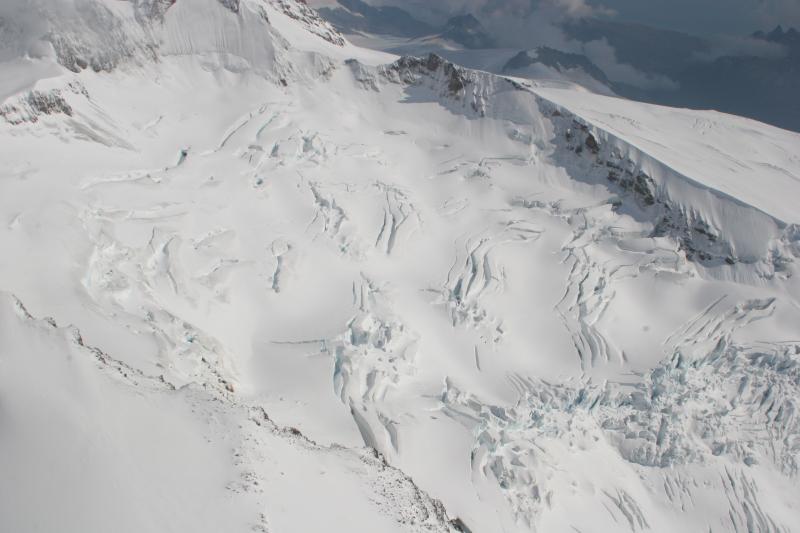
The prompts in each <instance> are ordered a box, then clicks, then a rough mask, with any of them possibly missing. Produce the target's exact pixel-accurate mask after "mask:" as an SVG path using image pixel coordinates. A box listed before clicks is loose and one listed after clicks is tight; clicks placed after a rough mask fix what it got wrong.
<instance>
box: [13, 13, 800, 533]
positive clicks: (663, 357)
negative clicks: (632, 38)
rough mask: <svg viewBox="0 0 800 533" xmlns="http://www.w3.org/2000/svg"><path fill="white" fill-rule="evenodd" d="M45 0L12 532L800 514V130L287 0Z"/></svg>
mask: <svg viewBox="0 0 800 533" xmlns="http://www.w3.org/2000/svg"><path fill="white" fill-rule="evenodd" d="M30 5H31V6H34V7H31V9H41V10H44V11H42V12H41V13H44V14H45V15H44V16H42V17H40V20H45V21H47V24H46V25H45V26H46V27H45V28H42V29H40V30H37V31H40V33H39V34H38V35H41V36H42V37H43V39H44V40H38V41H37V40H36V39H35V38H29V37H30V36H31V35H37V33H36V32H33V33H28V34H26V36H27V37H26V42H25V43H22V44H20V43H21V41H20V40H19V39H16V40H15V38H13V34H10V33H8V32H7V31H6V30H4V33H3V34H2V35H3V39H2V40H0V42H3V43H14V46H9V45H6V46H5V48H4V55H2V58H3V60H4V62H3V63H2V64H0V71H2V72H4V73H13V74H14V75H15V79H17V80H19V82H18V83H17V82H15V83H10V82H9V83H6V82H3V85H2V90H3V91H4V92H3V93H2V95H3V98H4V101H3V102H2V103H0V116H2V118H3V120H2V122H0V138H1V140H0V154H1V155H2V160H3V162H4V163H3V165H2V166H0V191H1V193H0V217H2V219H1V220H0V246H2V250H3V251H4V253H3V255H2V259H0V290H1V291H3V292H2V297H0V465H1V466H0V468H2V472H3V473H4V475H3V476H0V529H2V530H3V531H5V530H9V531H37V530H53V529H58V530H60V531H82V532H86V531H108V530H112V529H113V530H115V531H120V530H121V531H127V530H130V531H140V532H141V531H154V532H155V531H158V532H162V531H189V530H192V531H220V530H225V531H253V530H255V531H273V532H292V531H297V532H309V531H322V530H327V531H357V532H360V531H363V532H372V531H458V530H461V531H467V530H469V531H472V532H474V533H479V532H496V531H507V532H528V531H548V532H549V531H576V530H577V531H583V532H588V531H626V530H633V531H639V530H642V531H648V530H649V531H670V532H671V531H676V530H682V531H703V532H706V531H716V532H719V531H763V532H767V531H797V524H800V508H799V507H798V506H799V505H800V499H798V496H799V495H800V490H798V481H797V465H798V456H799V454H800V422H799V419H798V417H797V410H798V398H800V395H799V394H798V393H800V390H799V389H800V377H798V376H800V374H798V371H799V370H798V368H799V367H798V363H799V362H800V327H798V324H800V305H799V304H800V291H799V290H798V287H799V286H798V281H797V280H798V277H797V263H796V260H797V258H798V257H800V231H799V230H798V226H797V225H796V224H797V223H798V221H797V220H796V218H797V215H796V212H795V210H794V209H793V207H794V201H793V199H794V198H797V197H798V192H799V191H798V187H800V185H798V181H797V180H798V176H800V160H798V156H797V155H796V152H797V150H796V148H797V147H798V146H799V145H800V144H799V143H798V141H800V137H798V136H797V134H794V133H789V132H785V131H781V130H777V129H775V128H771V127H768V126H765V125H762V124H759V123H756V122H753V121H749V120H745V119H740V118H737V117H731V116H726V115H721V114H714V113H706V112H693V111H682V110H672V109H667V108H659V107H655V106H649V105H644V104H637V103H633V102H628V101H625V100H620V99H615V98H610V97H602V96H598V95H594V94H590V93H587V92H586V91H583V90H581V89H579V88H577V87H574V88H564V86H563V85H559V86H554V85H553V84H548V83H546V82H539V83H536V82H527V81H522V80H513V79H506V78H502V77H498V76H494V75H491V74H487V73H484V72H479V71H472V70H466V69H462V68H460V67H457V66H455V65H453V64H451V63H448V62H446V61H445V60H442V59H440V58H438V57H437V56H429V57H426V58H419V59H415V58H402V59H397V58H395V57H393V56H388V55H385V54H381V53H376V52H372V51H368V50H364V49H360V48H358V47H355V46H353V45H352V44H350V43H347V42H345V41H344V40H343V39H341V37H340V36H338V35H337V34H336V33H335V32H334V31H333V30H332V29H331V28H330V27H329V26H327V25H326V24H325V23H324V22H322V21H321V20H319V19H318V18H317V17H316V16H315V14H314V13H313V11H310V10H308V8H307V7H305V6H304V5H303V4H302V3H298V2H295V1H294V0H269V1H268V0H239V1H238V2H235V1H230V0H225V1H222V0H220V1H218V0H178V1H177V2H175V3H174V4H172V3H171V2H168V1H166V2H160V1H158V0H153V1H144V0H137V1H135V2H112V1H110V0H76V1H75V3H74V4H73V3H71V2H66V1H64V2H63V3H60V4H59V5H60V6H61V7H60V8H59V9H64V10H66V11H65V13H67V14H68V15H69V16H55V15H57V14H58V13H59V12H58V11H53V10H54V9H55V8H54V7H52V6H53V4H44V3H40V2H39V3H32V4H30ZM22 13H23V11H18V12H11V14H9V13H6V12H2V15H3V16H4V17H6V19H7V20H8V19H10V17H12V16H18V17H20V18H19V19H18V20H17V19H11V20H17V22H19V23H20V25H21V24H22V23H23V22H25V21H26V20H28V17H22ZM87 13H89V14H91V17H95V18H98V17H99V19H100V20H103V21H105V24H104V25H100V24H96V23H94V22H92V21H93V20H94V19H92V18H91V17H89V15H87ZM2 27H3V28H7V27H9V25H8V24H5V25H3V26H2ZM36 27H39V26H38V25H37V26H36ZM109 28H111V30H110V29H109ZM112 30H113V31H112ZM110 31H112V34H113V39H112V38H111V37H109V32H110ZM109 39H110V41H113V43H114V44H113V45H112V44H109V42H110V41H109ZM48 43H50V44H48ZM56 43H59V44H56ZM125 43H127V44H125ZM59 51H60V52H59ZM46 317H52V318H46ZM309 511H310V512H309Z"/></svg>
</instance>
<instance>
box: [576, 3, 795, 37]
mask: <svg viewBox="0 0 800 533" xmlns="http://www.w3.org/2000/svg"><path fill="white" fill-rule="evenodd" d="M589 1H590V3H591V4H592V5H598V4H602V5H605V6H607V7H608V8H611V9H613V10H614V11H616V12H617V18H621V19H625V20H632V21H636V22H643V23H645V24H649V25H655V26H659V27H665V28H669V29H676V30H681V31H686V32H689V33H696V34H701V35H703V34H706V33H720V34H732V35H742V34H750V33H752V32H753V31H755V30H757V29H772V28H774V27H775V26H777V25H778V24H783V25H784V27H787V26H795V27H798V28H800V0H589Z"/></svg>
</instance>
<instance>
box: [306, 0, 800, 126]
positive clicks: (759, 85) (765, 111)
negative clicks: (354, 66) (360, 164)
mask: <svg viewBox="0 0 800 533" xmlns="http://www.w3.org/2000/svg"><path fill="white" fill-rule="evenodd" d="M338 4H339V5H338V6H336V7H326V8H321V9H319V12H320V14H321V15H322V16H323V18H325V19H327V20H328V21H329V22H331V23H332V24H333V25H334V26H336V27H337V29H339V30H340V31H342V32H343V33H347V34H354V33H357V34H372V35H391V36H396V37H404V38H407V39H413V40H415V42H414V45H415V46H414V48H413V51H415V52H418V53H421V52H426V51H435V52H437V53H443V55H448V53H449V54H450V56H451V59H453V60H458V61H461V62H464V57H465V56H464V54H460V55H458V56H456V52H453V51H452V50H444V51H443V50H441V42H442V40H445V41H446V42H449V43H452V45H455V46H456V47H461V48H463V49H465V50H490V49H497V47H498V40H497V39H496V38H495V37H494V36H492V35H491V34H490V33H489V32H488V31H487V30H486V28H485V27H484V26H483V24H482V23H481V21H480V20H479V19H478V18H477V17H476V16H475V15H472V14H464V15H460V16H456V17H453V18H451V19H449V20H448V21H447V22H446V23H445V24H444V25H443V26H441V27H436V26H434V25H431V24H429V23H427V22H423V21H422V20H419V19H418V18H416V17H415V16H414V15H413V14H412V13H410V12H408V11H406V10H404V9H401V8H397V7H387V6H381V7H376V6H371V5H369V4H367V3H365V2H363V1H362V0H339V2H338ZM562 28H563V31H564V33H565V35H566V36H567V37H568V38H569V39H570V41H571V42H573V43H576V45H578V46H583V47H584V48H587V47H591V46H592V45H591V44H590V43H595V42H603V41H604V42H605V43H608V45H609V46H610V47H611V48H613V51H614V55H615V58H616V61H617V62H618V63H619V64H621V65H624V66H626V68H627V67H630V68H631V69H634V70H635V71H636V72H638V73H641V74H642V75H643V77H645V78H648V79H654V80H661V81H662V83H635V82H634V81H635V80H633V81H632V80H630V79H627V78H626V77H624V76H620V75H617V73H615V72H614V71H613V69H612V70H606V66H604V65H602V64H598V63H596V62H593V61H592V60H591V59H590V57H589V56H591V54H588V55H587V54H581V53H575V51H574V50H563V49H559V48H558V47H554V46H544V47H542V46H540V47H537V48H534V49H531V50H516V51H513V50H502V53H503V54H505V58H503V59H501V60H497V59H495V60H493V61H489V62H485V64H483V63H482V64H480V65H473V66H480V67H481V68H485V69H486V70H490V71H493V72H497V73H503V74H509V75H514V76H519V77H536V76H538V75H541V72H542V70H541V68H542V67H547V69H549V70H547V72H552V71H557V72H559V73H561V74H562V75H563V76H564V78H565V79H566V80H568V81H574V82H576V83H580V84H584V85H587V86H588V87H589V88H590V89H592V90H597V88H598V87H601V88H604V87H607V88H608V89H609V90H611V91H613V92H615V93H617V94H619V95H620V96H625V97H627V98H632V99H636V100H641V101H645V102H651V103H658V104H664V105H671V106H678V107H688V108H695V109H715V110H718V111H722V112H726V113H732V114H736V115H741V116H746V117H750V118H754V119H757V120H760V121H763V122H766V123H769V124H773V125H776V126H779V127H782V128H786V129H790V130H795V131H800V99H799V98H798V96H797V93H798V88H799V87H800V32H798V31H797V30H796V29H794V28H789V29H783V28H782V27H780V26H778V27H777V28H775V29H773V30H771V31H759V32H756V33H754V34H753V35H751V36H748V37H743V38H740V39H735V41H736V42H740V43H747V42H748V41H749V44H751V45H758V44H759V43H762V44H765V45H766V44H767V43H771V44H773V45H776V47H775V51H776V53H774V54H764V53H763V50H762V51H761V52H759V53H756V52H755V51H752V52H748V51H747V49H746V48H744V49H742V47H740V48H739V49H736V50H733V49H732V50H729V51H727V52H726V51H725V50H723V49H721V46H720V44H719V43H718V42H717V41H716V40H715V39H712V38H709V37H703V36H695V35H689V34H686V33H682V32H677V31H670V30H663V29H659V28H654V27H650V26H646V25H642V24H633V23H627V22H619V21H614V20H604V19H597V18H584V19H579V20H577V21H572V22H568V23H564V24H563V25H562ZM497 50H498V52H497V53H498V54H499V53H501V51H500V49H497ZM390 51H393V52H396V51H397V50H396V49H393V50H390ZM495 55H497V54H495ZM476 57H481V58H483V57H485V54H484V55H481V56H476ZM595 82H596V83H595Z"/></svg>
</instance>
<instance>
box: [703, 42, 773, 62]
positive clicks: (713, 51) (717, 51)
mask: <svg viewBox="0 0 800 533" xmlns="http://www.w3.org/2000/svg"><path fill="white" fill-rule="evenodd" d="M709 44H710V45H711V48H709V49H708V50H707V51H704V52H702V53H697V54H695V56H694V59H696V60H697V61H701V62H710V61H714V60H715V59H718V58H720V57H723V56H737V57H763V58H771V59H778V58H782V57H785V56H786V53H787V50H786V48H784V47H783V46H782V45H780V44H778V43H773V42H769V41H765V40H763V39H754V38H752V37H729V36H719V37H715V38H713V39H711V40H710V41H709Z"/></svg>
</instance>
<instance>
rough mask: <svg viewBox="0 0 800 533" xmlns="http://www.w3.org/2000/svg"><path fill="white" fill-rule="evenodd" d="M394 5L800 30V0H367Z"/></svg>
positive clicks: (716, 30) (695, 27)
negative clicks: (535, 12) (777, 26)
mask: <svg viewBox="0 0 800 533" xmlns="http://www.w3.org/2000/svg"><path fill="white" fill-rule="evenodd" d="M367 1H368V3H371V4H380V3H383V4H392V5H396V6H398V7H402V8H405V9H407V10H409V11H411V12H413V13H415V14H417V15H418V16H420V17H424V18H428V19H429V20H430V17H431V15H432V13H436V14H438V15H439V16H446V15H447V14H448V13H450V14H452V13H463V12H472V13H476V14H477V13H480V12H484V13H485V12H492V13H495V14H505V15H510V16H518V15H519V14H521V13H523V12H525V11H526V10H527V11H530V9H531V5H533V6H535V7H536V8H537V9H539V10H546V11H549V12H554V11H558V12H560V13H562V14H563V15H564V16H569V17H576V16H585V15H601V16H610V17H612V18H614V19H615V20H620V21H632V22H641V23H644V24H648V25H652V26H657V27H661V28H666V29H673V30H678V31H684V32H689V33H695V34H700V35H708V34H728V35H749V34H750V33H752V32H754V31H756V30H758V29H772V28H774V27H775V26H776V25H778V24H783V25H784V27H789V26H795V27H797V28H798V29H800V0H367Z"/></svg>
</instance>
